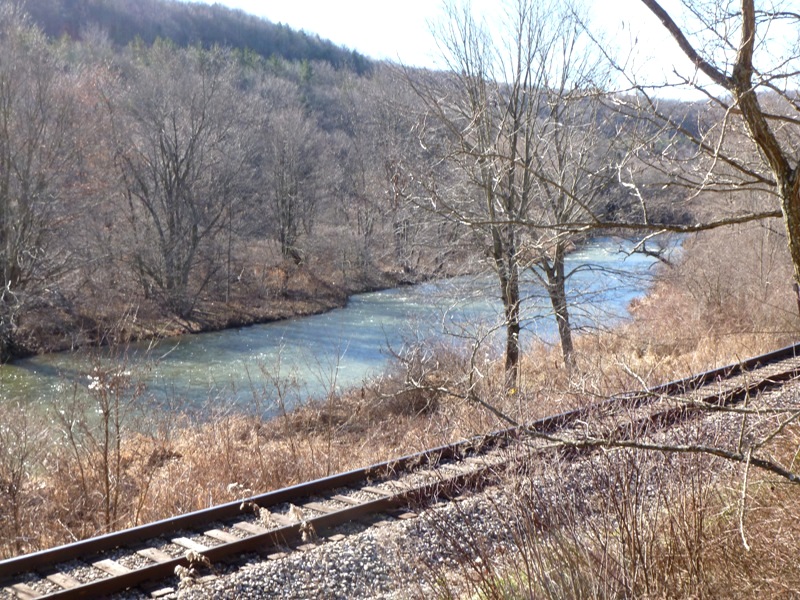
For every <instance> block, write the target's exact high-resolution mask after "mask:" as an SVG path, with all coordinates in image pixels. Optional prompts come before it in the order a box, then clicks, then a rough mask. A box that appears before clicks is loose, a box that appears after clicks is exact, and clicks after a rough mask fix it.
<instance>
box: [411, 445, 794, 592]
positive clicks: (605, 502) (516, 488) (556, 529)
mask: <svg viewBox="0 0 800 600" xmlns="http://www.w3.org/2000/svg"><path fill="white" fill-rule="evenodd" d="M798 433H799V432H797V431H795V432H793V433H792V434H791V435H789V436H787V437H791V438H792V439H791V441H789V440H786V443H785V445H784V449H785V450H786V451H787V452H788V456H784V457H783V458H784V459H788V460H789V461H791V460H792V458H793V457H794V455H795V453H796V452H797V448H798V443H799V442H800V436H798ZM506 482H507V483H506V485H505V487H504V489H503V490H502V492H501V493H500V495H499V496H495V497H494V501H493V504H492V506H493V508H492V509H491V510H492V511H493V512H494V513H495V518H496V519H497V520H498V521H500V522H501V523H502V524H503V525H502V527H501V528H502V530H503V531H505V532H507V533H506V538H505V540H503V543H498V540H497V538H496V537H495V536H491V537H487V536H486V535H485V534H484V532H483V531H482V530H479V529H477V528H475V527H473V526H472V525H471V522H470V516H469V514H467V513H466V512H465V513H463V514H459V513H457V514H456V515H455V516H452V515H451V516H449V517H443V516H441V515H436V516H434V517H433V519H434V530H435V531H436V532H437V534H436V537H435V538H434V539H431V540H430V543H431V544H440V545H442V547H443V548H444V549H445V551H446V553H447V554H448V555H449V557H450V559H451V560H449V561H439V562H436V563H432V564H422V565H420V566H419V575H420V578H421V580H422V582H423V583H422V585H421V586H420V588H419V589H418V590H417V592H416V595H414V597H425V598H431V597H436V598H442V599H445V598H446V599H454V598H471V599H476V598H480V599H481V600H517V599H520V600H521V599H523V598H525V599H533V598H535V599H551V600H561V599H563V598H571V599H602V600H606V599H608V600H610V599H617V598H643V599H659V600H661V599H692V600H694V599H704V598H706V599H716V598H726V599H732V600H733V599H736V600H739V599H742V600H744V599H746V598H787V599H788V598H796V597H798V594H800V574H798V572H797V569H796V565H797V561H798V559H800V543H799V542H800V523H798V522H797V520H796V519H794V518H793V515H794V514H796V511H797V510H798V509H800V494H799V493H798V490H797V486H796V485H790V484H787V483H786V482H785V481H778V480H776V479H775V478H770V477H768V476H763V475H755V476H754V477H752V478H751V479H750V480H749V485H748V486H747V500H746V503H745V505H744V513H742V512H741V508H742V504H741V499H742V496H741V488H742V469H741V468H740V467H732V466H731V465H730V464H726V463H724V461H721V460H720V459H716V458H713V457H709V456H702V455H692V456H686V455H684V456H676V455H670V454H661V453H654V452H641V451H638V452H637V451H630V450H614V451H611V452H607V453H603V454H599V455H597V456H595V457H593V458H592V459H591V460H586V461H584V463H583V464H582V465H580V466H579V467H578V466H576V465H574V464H567V463H566V462H558V461H557V460H554V461H552V462H550V463H548V464H546V465H531V464H525V465H524V466H523V467H521V468H520V470H519V471H518V472H517V473H516V474H515V475H513V476H510V477H507V478H506ZM742 514H744V518H743V519H741V517H740V515H742ZM740 519H741V520H740ZM740 523H743V527H740ZM454 532H457V533H456V534H454ZM742 532H744V533H742ZM743 540H746V543H747V546H745V542H744V541H743ZM454 565H455V566H454Z"/></svg>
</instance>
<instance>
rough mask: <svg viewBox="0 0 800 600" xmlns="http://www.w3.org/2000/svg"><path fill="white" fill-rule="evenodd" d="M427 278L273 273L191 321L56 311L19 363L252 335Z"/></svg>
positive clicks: (107, 310) (142, 312) (142, 313)
mask: <svg viewBox="0 0 800 600" xmlns="http://www.w3.org/2000/svg"><path fill="white" fill-rule="evenodd" d="M430 277H431V275H430V274H428V273H412V274H409V273H402V272H397V271H375V272H374V273H371V274H369V276H366V275H364V276H361V277H359V278H355V279H351V280H348V281H345V282H336V281H325V280H324V279H323V278H322V277H320V276H319V275H318V274H316V273H315V272H313V271H312V270H311V269H307V268H304V267H296V268H293V269H281V268H277V267H275V268H272V269H269V270H268V271H267V273H265V275H264V276H263V277H262V278H261V280H260V281H259V282H258V285H255V284H253V282H249V283H250V285H246V286H242V287H239V288H236V289H235V290H234V289H232V290H231V294H230V295H229V296H228V298H227V300H226V297H225V296H226V293H225V292H224V291H220V292H219V293H216V294H212V293H208V294H205V295H204V296H203V297H202V298H200V299H199V300H198V302H197V305H196V306H195V308H194V310H193V312H192V315H191V316H190V317H188V318H179V317H175V316H174V315H169V314H167V313H165V311H164V310H163V309H161V308H160V307H159V305H158V304H157V303H155V302H153V301H148V300H144V301H141V302H138V303H136V304H133V303H130V302H128V301H127V299H126V298H123V297H118V298H117V299H116V301H115V302H113V303H111V304H109V305H106V306H91V305H88V304H87V305H82V304H80V303H72V302H70V303H67V302H62V303H54V304H53V305H50V306H47V307H42V308H38V309H35V310H33V311H30V312H29V313H27V314H25V315H24V316H23V318H22V319H21V321H20V327H19V333H20V335H19V343H18V344H17V346H16V347H15V348H14V358H25V357H29V356H33V355H37V354H46V353H51V352H62V351H67V350H75V349H78V348H84V347H91V346H105V345H115V344H126V343H129V342H134V341H141V340H150V339H162V338H168V337H175V336H180V335H185V334H190V333H202V332H212V331H221V330H223V329H228V328H239V327H247V326H250V325H256V324H260V323H270V322H274V321H280V320H284V319H290V318H294V317H302V316H309V315H315V314H320V313H324V312H327V311H329V310H333V309H335V308H340V307H343V306H345V305H346V304H347V301H348V299H349V297H350V296H351V295H353V294H359V293H364V292H371V291H377V290H382V289H387V288H393V287H398V286H401V285H410V284H414V283H420V282H422V281H426V280H428V279H430Z"/></svg>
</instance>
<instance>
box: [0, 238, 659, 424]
mask: <svg viewBox="0 0 800 600" xmlns="http://www.w3.org/2000/svg"><path fill="white" fill-rule="evenodd" d="M623 247H625V248H627V247H628V246H627V245H625V244H623V243H622V242H619V241H616V240H610V239H603V240H597V241H596V242H594V243H593V244H591V245H589V246H587V247H585V248H583V249H581V250H579V251H577V252H575V253H573V254H572V255H570V258H569V265H570V268H575V267H576V266H578V265H591V266H592V268H591V269H589V268H586V269H585V270H581V272H579V273H576V275H575V276H574V277H572V278H571V279H570V296H571V302H572V313H573V319H574V325H576V326H578V327H596V326H608V325H613V324H614V323H616V322H619V320H620V319H624V318H625V317H626V316H627V308H628V306H629V304H630V302H631V300H633V299H634V298H636V297H639V296H642V295H643V294H645V293H646V291H647V288H648V285H649V284H650V281H651V279H650V276H651V275H652V274H653V272H654V269H653V268H652V267H653V263H654V259H652V258H650V257H647V256H643V255H641V254H635V255H632V256H627V254H625V253H624V252H621V251H620V249H621V248H623ZM582 269H583V267H582ZM526 279H528V282H526V284H525V285H524V286H523V295H524V297H525V298H526V300H525V302H524V304H523V317H524V320H525V327H524V332H523V335H522V341H523V344H525V343H529V342H530V340H532V339H534V337H536V338H539V339H544V340H549V341H555V324H554V320H553V318H552V315H551V313H550V310H549V306H548V301H547V298H546V297H545V296H544V294H543V292H542V290H541V289H540V288H539V287H538V286H537V285H535V284H534V283H533V282H532V277H531V276H529V277H528V278H526ZM498 295H499V294H498V290H497V284H496V278H494V277H493V276H491V275H485V276H476V277H460V278H455V279H450V280H446V281H438V282H434V283H426V284H421V285H416V286H409V287H403V288H397V289H390V290H385V291H381V292H375V293H369V294H360V295H357V296H354V297H352V298H351V299H350V302H349V303H348V305H347V306H346V307H345V308H342V309H337V310H333V311H330V312H328V313H325V314H321V315H316V316H311V317H303V318H297V319H290V320H287V321H281V322H276V323H269V324H265V325H256V326H251V327H246V328H241V329H230V330H226V331H221V332H215V333H206V334H198V335H187V336H183V337H181V338H177V339H169V340H164V341H162V342H159V343H156V344H153V345H149V344H136V345H132V346H130V347H128V348H125V349H124V350H123V349H119V348H114V349H102V350H97V349H95V350H88V351H78V352H70V353H58V354H49V355H43V356H37V357H34V358H31V359H27V360H21V361H17V362H15V363H13V364H9V365H4V366H2V367H0V391H1V392H2V394H1V395H2V398H4V399H6V400H9V399H11V400H20V401H22V402H25V403H43V404H56V405H58V403H59V402H61V401H63V400H64V399H65V398H68V397H72V396H73V395H74V394H76V393H77V394H87V393H89V387H90V385H91V383H92V381H93V379H92V373H93V372H94V369H97V368H101V369H116V368H119V369H120V370H124V371H125V372H127V373H130V379H131V381H135V382H139V383H141V384H143V385H144V391H143V393H142V396H141V397H142V398H150V399H155V400H156V401H158V402H160V403H171V404H180V405H181V406H183V407H184V408H192V407H194V408H200V407H203V406H207V404H208V403H209V402H212V403H214V404H215V405H217V406H219V405H220V404H226V405H227V404H231V405H236V406H239V407H241V408H243V409H253V408H254V407H255V408H256V410H259V411H260V412H262V413H269V412H274V411H275V410H277V409H276V405H275V402H276V400H277V399H278V398H280V397H283V399H284V401H285V402H286V404H288V405H292V404H295V403H296V402H298V401H300V400H301V399H303V398H306V397H314V396H321V395H323V394H325V393H326V392H327V391H329V390H331V389H336V390H341V389H344V388H349V387H354V386H359V385H361V384H362V383H363V382H364V380H365V379H367V378H370V377H374V376H376V375H378V374H379V373H380V372H381V371H382V370H384V369H385V368H386V366H387V364H388V362H389V358H390V355H391V353H392V352H393V351H401V350H402V348H403V347H404V345H405V344H406V343H408V342H409V341H410V340H416V339H420V338H431V337H433V338H436V337H438V338H441V339H443V340H446V341H447V340H455V339H459V340H461V341H462V343H473V342H472V340H474V339H476V338H477V337H483V336H484V335H485V334H487V333H488V332H490V331H492V330H493V329H498V328H500V326H501V319H500V315H501V312H502V311H501V305H500V302H499V300H498ZM501 347H502V332H499V333H498V332H495V333H494V334H491V335H489V336H488V338H487V339H486V341H485V348H484V349H483V352H485V353H487V354H492V353H499V351H500V349H501Z"/></svg>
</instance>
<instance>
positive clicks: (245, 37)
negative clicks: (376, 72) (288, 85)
mask: <svg viewBox="0 0 800 600" xmlns="http://www.w3.org/2000/svg"><path fill="white" fill-rule="evenodd" d="M25 8H26V10H27V12H28V13H29V14H30V15H31V18H32V19H33V20H34V21H35V22H36V23H37V24H38V25H39V27H41V28H42V29H43V30H44V32H45V33H46V34H47V35H48V36H50V37H54V38H55V37H61V36H64V35H66V36H68V37H70V38H72V39H80V38H81V36H82V35H83V34H84V32H86V31H88V30H90V29H92V28H94V29H97V28H99V29H100V30H102V31H105V32H107V34H108V36H109V38H110V40H111V41H112V42H113V43H114V44H116V45H118V46H125V45H127V44H129V43H130V42H131V41H133V40H134V39H136V38H137V37H138V38H141V39H142V40H143V41H144V42H145V43H148V44H151V43H153V42H154V41H155V40H156V39H157V38H164V39H169V40H171V41H172V42H174V43H175V44H176V45H178V46H191V45H197V44H200V45H201V46H203V47H211V46H214V45H220V46H229V47H232V48H237V49H240V50H245V49H247V50H250V51H252V52H255V53H256V54H259V55H261V56H262V57H264V58H272V57H275V56H277V57H280V58H283V59H285V60H288V61H302V60H308V61H324V62H327V63H330V64H331V65H332V66H334V67H335V68H337V69H349V70H352V71H355V72H356V73H359V74H363V73H366V72H368V71H370V70H371V69H372V61H371V60H370V59H369V58H367V57H365V56H363V55H362V54H359V53H358V52H355V51H354V50H348V49H347V48H344V47H342V46H337V45H336V44H334V43H333V42H331V41H329V40H324V39H322V38H320V37H319V36H316V35H309V34H307V33H304V32H302V31H296V30H294V29H292V28H290V27H288V26H286V25H280V24H275V23H272V22H271V21H268V20H267V19H262V18H259V17H254V16H252V15H248V14H246V13H245V12H244V11H241V10H233V9H230V8H227V7H225V6H222V5H220V4H214V5H207V4H200V3H196V2H192V3H186V2H178V1H177V0H27V1H26V3H25Z"/></svg>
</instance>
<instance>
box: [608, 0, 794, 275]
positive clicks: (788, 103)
mask: <svg viewBox="0 0 800 600" xmlns="http://www.w3.org/2000/svg"><path fill="white" fill-rule="evenodd" d="M642 3H643V4H644V5H645V6H646V7H647V8H648V9H649V10H650V11H651V12H652V13H653V14H654V15H655V16H656V17H657V18H658V19H659V21H661V23H662V24H663V26H664V27H665V29H666V30H667V31H668V32H669V34H670V35H671V36H672V38H673V39H674V40H675V42H676V44H677V47H678V48H679V49H680V51H681V52H682V53H683V55H684V56H685V57H686V58H688V59H689V60H688V63H685V64H687V66H684V67H681V66H677V67H674V76H675V78H673V80H672V82H667V83H664V82H655V81H650V82H642V81H641V80H640V79H639V78H637V76H636V74H635V73H633V72H632V71H631V70H630V69H628V68H626V67H624V66H623V65H622V64H619V63H618V64H617V67H618V69H619V71H620V73H622V74H623V75H624V76H625V77H626V78H627V81H628V82H629V84H630V86H631V90H632V91H634V92H635V94H627V95H618V96H616V97H615V99H614V101H615V102H616V104H617V105H618V106H619V107H620V108H621V109H622V110H623V112H625V113H627V114H628V115H630V116H634V117H636V118H637V119H639V120H640V122H643V123H649V124H650V125H653V126H655V125H658V126H659V127H652V128H651V130H650V131H651V133H652V132H653V131H655V133H652V135H650V136H649V138H644V137H642V138H640V139H641V143H640V144H639V146H638V147H637V148H636V151H635V152H633V153H631V155H630V156H633V155H635V156H636V160H641V161H643V162H646V163H648V165H650V166H656V168H657V169H661V171H662V172H663V173H664V174H666V175H667V180H666V181H665V183H668V184H670V185H673V186H676V185H679V186H683V187H684V188H685V189H686V192H685V194H684V196H685V199H686V200H687V201H689V200H692V199H699V200H700V201H701V202H703V201H705V200H707V198H708V195H707V194H708V193H709V192H714V193H717V197H720V196H719V195H718V194H719V193H720V192H721V193H722V194H724V196H723V197H724V198H726V200H727V199H729V200H727V204H729V205H733V212H732V213H731V214H727V215H719V214H715V215H714V216H713V218H711V219H709V223H706V224H703V225H702V226H703V227H706V228H708V227H710V226H715V225H717V224H719V223H726V222H740V221H742V220H745V219H752V218H763V217H774V216H781V217H782V218H783V221H784V225H785V228H786V233H787V240H788V247H789V252H790V254H791V257H792V262H793V264H794V279H795V283H797V282H800V177H798V173H800V157H798V152H797V148H798V143H797V142H798V135H797V132H798V125H800V118H798V110H799V109H800V102H798V95H797V87H798V81H797V72H798V67H799V66H800V52H798V50H797V44H796V40H797V37H798V28H799V27H800V14H799V13H798V12H797V11H796V10H795V9H794V8H793V5H792V4H790V3H786V2H781V1H778V2H770V3H764V4H765V6H763V7H761V6H759V4H761V3H759V2H756V1H755V0H740V1H739V2H738V3H734V2H729V1H727V0H715V1H712V2H707V3H696V2H688V1H683V2H681V3H680V4H677V5H675V6H674V7H671V8H670V11H669V12H668V11H667V10H665V9H664V8H663V7H662V6H661V4H660V3H659V2H658V1H656V0H642ZM669 51H670V49H666V48H665V49H663V50H662V51H661V53H662V54H663V55H664V56H666V55H667V54H668V52H669ZM671 86H679V87H680V88H682V89H683V90H686V89H687V88H688V89H690V90H694V91H695V92H699V93H700V95H701V97H702V98H704V99H705V101H706V104H705V106H703V107H698V110H702V112H700V114H699V115H698V116H695V118H693V119H692V118H686V116H687V115H686V112H685V111H680V110H678V111H675V110H674V108H675V106H676V104H675V103H674V102H667V101H664V100H659V97H661V98H663V96H664V95H665V91H669V89H670V87H671ZM676 164H679V165H680V168H677V167H676ZM635 183H636V178H635V177H629V184H631V185H634V184H635ZM743 193H744V194H746V196H743ZM742 197H746V198H748V199H749V198H752V197H755V203H753V201H749V202H748V203H744V204H743V202H742V201H741V200H738V201H737V200H736V198H742ZM688 229H691V228H688Z"/></svg>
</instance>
